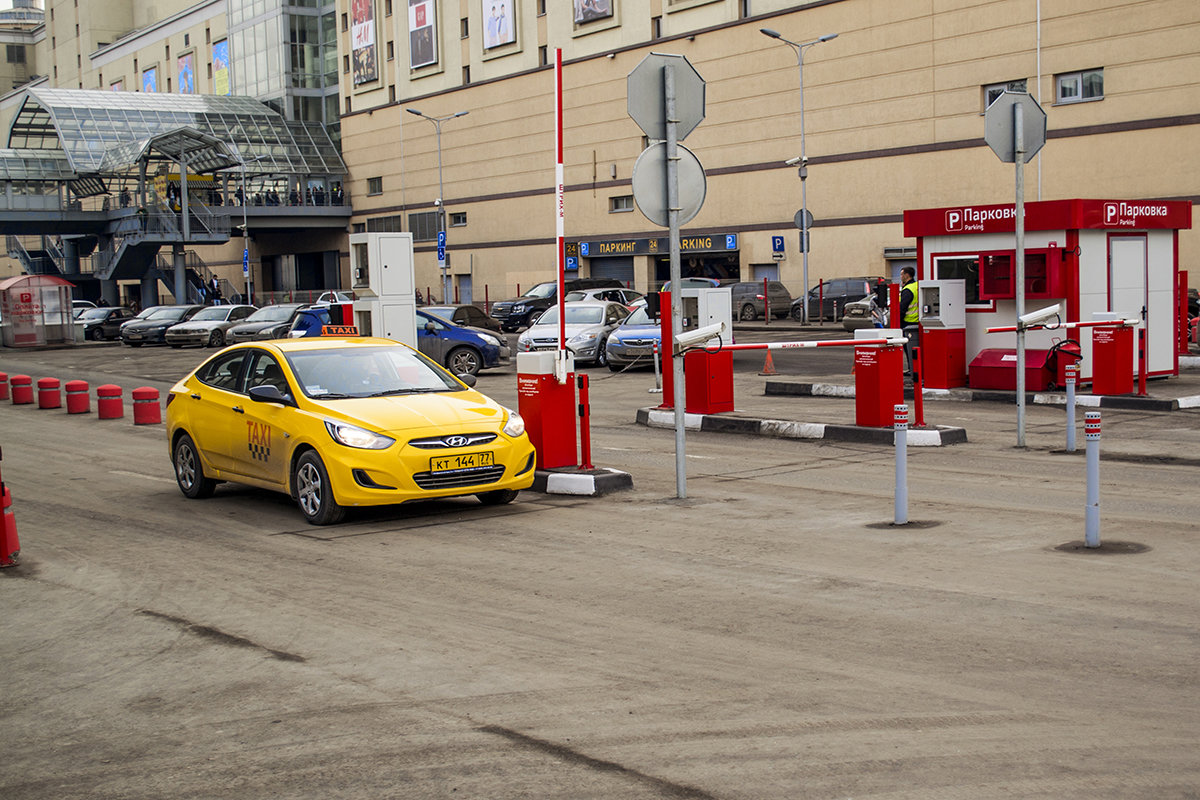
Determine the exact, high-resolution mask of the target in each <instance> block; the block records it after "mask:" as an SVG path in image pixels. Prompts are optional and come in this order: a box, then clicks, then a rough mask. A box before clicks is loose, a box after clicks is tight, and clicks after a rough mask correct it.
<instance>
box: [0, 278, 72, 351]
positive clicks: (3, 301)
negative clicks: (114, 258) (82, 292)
mask: <svg viewBox="0 0 1200 800" xmlns="http://www.w3.org/2000/svg"><path fill="white" fill-rule="evenodd" d="M74 286H75V284H73V283H71V282H70V281H68V280H65V279H63V278H60V277H58V276H57V275H18V276H16V277H13V278H7V279H5V280H3V281H0V342H3V344H4V346H5V347H38V346H40V345H45V344H64V343H67V342H74V341H75V320H74V318H73V316H72V313H71V289H72V288H74Z"/></svg>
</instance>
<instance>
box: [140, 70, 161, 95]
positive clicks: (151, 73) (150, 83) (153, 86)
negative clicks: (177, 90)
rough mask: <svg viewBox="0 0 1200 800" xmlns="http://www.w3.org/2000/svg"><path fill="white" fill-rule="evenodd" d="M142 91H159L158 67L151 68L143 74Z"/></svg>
mask: <svg viewBox="0 0 1200 800" xmlns="http://www.w3.org/2000/svg"><path fill="white" fill-rule="evenodd" d="M142 91H143V92H157V91H158V67H151V68H150V69H148V70H146V71H145V72H143V73H142Z"/></svg>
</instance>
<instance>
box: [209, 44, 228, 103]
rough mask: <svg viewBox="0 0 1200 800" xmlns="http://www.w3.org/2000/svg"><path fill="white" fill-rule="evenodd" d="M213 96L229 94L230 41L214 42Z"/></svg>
mask: <svg viewBox="0 0 1200 800" xmlns="http://www.w3.org/2000/svg"><path fill="white" fill-rule="evenodd" d="M212 65H213V94H219V95H228V94H229V89H230V86H229V40H228V39H222V40H221V41H219V42H213V46H212Z"/></svg>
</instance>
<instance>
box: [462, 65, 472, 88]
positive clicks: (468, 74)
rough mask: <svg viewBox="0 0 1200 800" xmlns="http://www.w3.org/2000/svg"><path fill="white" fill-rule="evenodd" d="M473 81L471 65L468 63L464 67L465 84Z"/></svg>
mask: <svg viewBox="0 0 1200 800" xmlns="http://www.w3.org/2000/svg"><path fill="white" fill-rule="evenodd" d="M470 82H471V67H470V65H467V66H465V67H463V86H466V85H467V84H468V83H470Z"/></svg>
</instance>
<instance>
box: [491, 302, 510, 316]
mask: <svg viewBox="0 0 1200 800" xmlns="http://www.w3.org/2000/svg"><path fill="white" fill-rule="evenodd" d="M511 308H512V306H511V305H510V304H508V303H496V304H494V305H493V306H492V316H493V317H495V318H496V319H508V312H509V309H511Z"/></svg>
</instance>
